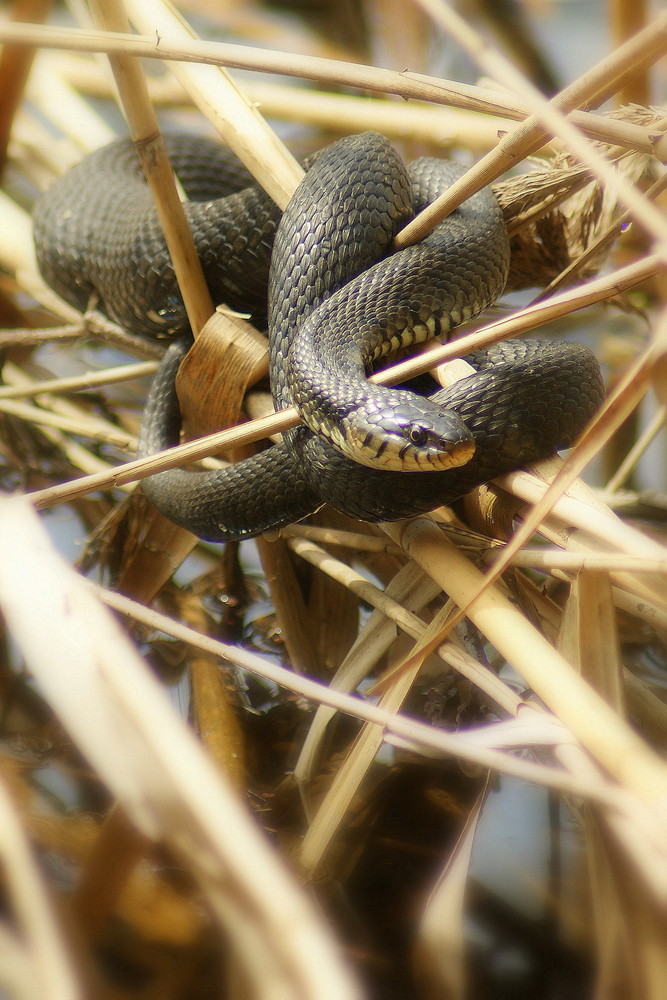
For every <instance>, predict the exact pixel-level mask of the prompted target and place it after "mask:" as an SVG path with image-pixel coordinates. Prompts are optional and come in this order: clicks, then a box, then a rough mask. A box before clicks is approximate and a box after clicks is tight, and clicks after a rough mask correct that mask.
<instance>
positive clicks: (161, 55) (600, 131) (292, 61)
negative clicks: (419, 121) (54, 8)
mask: <svg viewBox="0 0 667 1000" xmlns="http://www.w3.org/2000/svg"><path fill="white" fill-rule="evenodd" d="M0 41H4V42H11V43H13V44H16V45H29V46H39V47H41V48H53V49H65V50H71V51H75V52H105V53H108V54H113V53H116V52H123V53H126V54H128V55H135V56H141V57H144V58H148V59H160V60H167V61H175V62H183V63H187V62H192V63H201V64H202V65H213V66H225V67H227V68H231V69H234V68H236V69H250V70H257V71H259V72H265V73H278V74H282V75H285V76H295V77H303V78H306V79H312V80H318V81H321V82H322V83H330V84H339V85H341V86H345V87H353V88H356V89H359V90H368V91H371V92H376V93H381V94H395V95H396V96H398V97H403V98H405V99H406V100H422V101H429V102H432V103H435V104H447V105H450V106H452V107H456V108H461V109H463V110H471V111H478V112H480V113H482V114H492V115H498V116H500V117H509V118H512V119H513V120H516V121H522V120H523V119H525V118H527V117H529V115H530V111H529V109H528V108H527V107H526V106H525V104H524V103H523V102H522V101H521V100H520V99H519V98H517V97H515V96H514V95H508V94H506V93H499V92H498V91H495V90H491V89H488V88H486V89H485V88H483V87H475V86H471V85H468V84H461V83H458V82H456V81H452V80H442V79H441V78H438V77H426V76H423V75H421V74H418V73H410V72H407V71H406V72H401V73H396V72H393V71H392V70H385V69H380V68H378V67H374V66H364V65H361V64H359V63H352V62H342V61H340V60H336V59H323V58H321V57H317V56H303V55H300V54H298V53H294V52H277V51H275V50H272V49H259V48H254V47H252V46H246V45H234V44H230V43H226V42H203V41H200V40H198V39H197V40H189V39H186V38H179V40H178V41H177V42H172V41H171V39H169V38H165V37H160V38H159V40H158V44H157V45H156V40H155V37H154V36H150V35H147V36H136V35H117V34H115V33H110V32H102V31H86V30H83V29H75V28H58V27H55V26H52V25H49V26H47V27H43V26H41V25H13V24H0ZM663 46H664V37H663V24H662V21H659V22H658V23H657V24H656V25H652V26H651V28H650V29H648V30H644V31H643V32H641V33H640V35H639V36H638V37H637V38H636V39H634V40H633V44H632V45H628V47H626V48H625V49H624V52H623V56H622V59H621V65H622V66H625V67H626V72H627V73H629V74H632V73H635V72H637V70H638V67H639V66H643V65H646V64H648V65H651V64H652V63H654V62H655V61H656V59H658V58H660V54H661V53H662V51H663ZM615 79H616V80H619V79H622V77H621V75H620V72H619V74H618V75H617V76H616V78H615ZM613 86H615V83H614V85H613ZM613 86H612V88H611V93H613ZM604 96H605V94H600V93H596V94H595V98H596V99H597V100H600V101H601V100H604ZM570 118H571V120H572V121H573V122H574V123H575V124H576V126H577V128H579V129H580V130H581V131H582V132H583V134H584V135H588V136H589V137H590V138H592V139H596V140H599V141H601V142H610V143H618V144H619V145H628V146H629V147H630V148H632V149H637V150H641V151H643V152H648V153H650V152H653V153H655V155H656V156H658V157H659V158H662V157H664V156H665V149H664V146H665V143H664V139H662V137H661V136H656V135H655V134H654V133H651V131H650V130H646V129H641V128H637V127H632V126H628V125H621V124H618V123H614V122H613V121H612V120H609V119H605V118H603V117H601V116H599V115H594V114H591V113H590V112H582V111H573V112H572V113H571V115H570Z"/></svg>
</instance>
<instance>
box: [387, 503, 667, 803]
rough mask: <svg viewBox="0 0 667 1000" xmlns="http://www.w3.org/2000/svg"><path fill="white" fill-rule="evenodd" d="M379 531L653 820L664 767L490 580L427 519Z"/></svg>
mask: <svg viewBox="0 0 667 1000" xmlns="http://www.w3.org/2000/svg"><path fill="white" fill-rule="evenodd" d="M384 530H385V531H386V532H387V534H388V535H389V536H390V538H393V540H394V541H396V542H398V543H399V544H402V545H403V546H404V547H405V548H406V551H407V552H408V553H409V554H410V555H411V556H412V557H413V558H414V559H416V560H417V562H419V564H420V565H422V566H423V567H424V569H425V570H426V572H428V573H430V574H431V575H433V577H434V579H436V580H438V582H440V583H441V585H442V586H443V589H444V590H445V592H446V593H448V594H450V596H451V597H452V599H453V600H454V601H455V602H456V604H457V605H458V606H459V607H460V608H463V607H465V608H468V617H469V618H470V619H471V621H473V622H474V623H475V624H476V625H477V627H478V628H479V629H480V631H481V632H482V633H483V634H484V635H486V636H487V638H488V639H489V641H490V642H492V643H493V645H494V646H495V647H496V648H497V649H498V650H499V651H500V652H501V653H502V654H503V656H505V658H506V659H507V660H508V661H509V662H510V663H512V664H513V665H514V666H515V668H516V669H517V670H518V672H519V673H520V674H521V675H522V676H523V677H524V679H525V680H526V682H527V684H528V685H529V686H530V687H532V688H533V689H534V690H535V691H536V693H537V694H539V696H540V697H541V698H542V699H543V700H544V702H545V703H546V704H547V705H548V707H549V708H550V709H551V710H552V711H553V712H554V714H555V715H556V716H557V717H558V718H559V719H562V720H563V721H564V722H565V723H566V724H567V725H568V726H569V727H570V728H571V729H572V732H574V733H575V734H576V735H577V737H578V738H579V739H580V741H581V743H582V745H583V746H584V747H586V748H587V749H588V750H589V752H590V753H591V754H592V755H593V756H594V757H595V758H596V759H597V760H598V761H599V762H600V763H601V765H602V766H603V767H604V768H606V769H607V770H608V771H609V773H610V774H612V775H614V777H615V778H616V779H617V780H618V781H619V783H620V784H621V785H622V786H624V787H627V788H628V789H632V790H633V792H634V793H635V794H636V795H637V796H638V797H639V798H640V799H641V800H642V801H644V802H645V803H646V804H647V805H649V806H650V808H652V809H655V810H657V812H656V816H657V817H659V816H660V814H661V810H662V809H663V808H664V801H667V800H666V799H664V797H665V795H667V767H665V765H664V763H663V762H662V761H661V760H660V759H659V758H658V757H657V756H655V755H654V754H653V753H652V752H651V751H650V749H649V748H648V747H647V746H646V744H644V743H643V741H642V740H640V739H638V737H637V736H636V735H635V734H634V733H632V732H631V731H630V730H629V729H628V728H627V727H626V726H625V725H624V724H623V723H622V722H621V721H620V719H619V718H618V717H617V716H616V715H615V714H614V713H613V712H612V711H610V710H609V709H608V708H607V706H606V705H605V704H604V703H603V702H602V701H601V700H600V699H599V698H598V697H597V696H596V695H595V694H594V692H593V691H592V690H591V689H590V688H589V687H588V686H587V685H586V684H584V683H583V682H582V681H581V680H580V679H579V678H578V676H577V675H576V674H574V673H573V671H572V669H571V667H570V666H569V664H568V663H567V662H566V661H565V660H564V659H563V658H562V657H560V656H559V655H558V654H557V653H556V651H555V650H554V649H553V647H552V646H550V645H549V643H547V642H546V641H545V640H544V639H543V637H542V636H541V635H540V634H539V633H538V632H537V631H535V630H534V629H533V627H532V626H531V625H530V624H529V623H528V622H527V621H526V620H525V619H524V618H523V616H522V615H520V614H519V613H518V612H517V611H516V609H515V608H513V607H512V605H511V604H510V603H509V602H508V601H507V600H506V599H505V598H504V597H502V595H501V594H500V593H499V592H498V591H497V590H495V589H494V585H487V587H486V589H485V590H484V591H481V584H482V582H483V578H482V575H481V574H480V573H479V571H478V570H476V569H475V568H474V567H473V565H472V564H471V563H470V562H468V560H467V559H466V558H465V557H464V556H462V555H461V554H460V553H459V552H458V550H457V549H456V548H455V547H454V546H452V545H451V544H450V543H449V542H448V541H447V540H446V539H445V538H444V536H443V535H442V534H441V533H440V532H439V531H438V529H437V528H436V527H435V526H434V525H433V524H431V523H429V522H428V521H427V520H426V519H425V518H416V519H415V520H414V521H410V522H400V523H397V524H386V525H384ZM480 591H481V592H480ZM472 601H474V603H472V605H471V602H472ZM439 635H440V633H438V637H439Z"/></svg>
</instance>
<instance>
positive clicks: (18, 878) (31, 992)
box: [0, 781, 91, 1000]
mask: <svg viewBox="0 0 667 1000" xmlns="http://www.w3.org/2000/svg"><path fill="white" fill-rule="evenodd" d="M0 831H1V832H0V857H2V863H3V868H4V870H5V881H6V892H7V897H8V909H9V910H10V912H11V914H12V917H13V918H14V933H13V934H12V933H11V931H10V930H9V928H7V929H6V930H5V932H4V934H3V946H4V950H5V955H6V958H5V961H4V962H3V971H2V983H3V989H5V990H7V991H8V992H11V993H12V994H13V995H14V996H25V997H38V996H39V997H44V998H48V1000H83V997H85V996H89V995H90V994H89V988H90V986H91V984H90V983H86V982H85V981H84V973H83V970H82V968H81V967H80V964H78V963H77V962H76V953H75V951H74V949H73V947H72V944H73V943H72V941H70V940H68V939H67V936H66V933H65V928H64V927H63V923H62V921H61V920H60V919H59V916H58V913H57V912H56V908H55V906H54V903H53V900H52V898H51V896H50V893H49V889H48V887H47V885H46V880H45V879H44V876H43V874H42V871H41V869H40V865H39V863H38V861H37V859H36V858H35V856H34V855H33V852H32V848H31V845H30V843H29V841H28V837H27V836H26V830H25V826H24V824H23V823H22V821H21V817H20V816H19V815H18V813H17V809H16V806H15V803H14V802H13V800H12V798H11V797H10V795H9V794H8V791H7V789H6V787H5V782H4V781H2V782H0Z"/></svg>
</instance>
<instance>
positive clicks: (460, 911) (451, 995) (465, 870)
mask: <svg viewBox="0 0 667 1000" xmlns="http://www.w3.org/2000/svg"><path fill="white" fill-rule="evenodd" d="M487 794H488V786H487V787H485V788H484V789H482V791H481V792H480V794H479V796H478V797H477V801H476V802H475V804H474V805H473V807H472V808H471V809H470V811H469V813H468V815H467V816H466V820H465V825H464V827H463V830H462V831H461V833H460V835H459V837H458V839H457V842H456V844H455V846H454V849H453V850H452V852H451V854H450V855H449V857H448V858H447V861H446V864H445V867H444V869H443V871H442V872H441V874H440V875H439V877H438V878H437V880H436V881H435V883H434V884H433V886H432V889H431V892H430V894H429V898H428V901H427V903H426V906H425V907H424V912H423V914H422V918H421V921H420V925H419V933H418V936H417V940H416V942H415V959H414V960H415V969H416V976H417V981H418V983H419V985H420V991H421V994H422V995H423V996H424V997H425V998H431V1000H436V998H437V997H442V996H447V997H448V1000H465V996H466V983H467V979H468V976H467V972H466V964H465V955H466V940H465V933H464V923H465V896H466V891H467V885H468V875H469V869H470V862H471V857H472V849H473V845H474V841H475V833H476V831H477V826H478V824H479V820H480V818H481V815H482V809H483V806H484V803H485V802H486V797H487Z"/></svg>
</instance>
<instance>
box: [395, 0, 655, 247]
mask: <svg viewBox="0 0 667 1000" xmlns="http://www.w3.org/2000/svg"><path fill="white" fill-rule="evenodd" d="M415 2H417V3H419V4H420V6H422V7H423V8H424V9H425V10H426V11H427V12H428V13H429V14H430V15H431V16H432V17H433V18H434V20H436V22H437V23H440V24H441V25H442V27H443V28H444V30H446V31H448V32H450V33H451V34H452V35H453V36H454V37H455V38H456V40H457V41H458V43H459V44H460V45H462V47H463V48H464V49H465V50H466V51H467V52H468V54H469V55H470V56H471V58H473V59H474V60H475V61H476V62H478V64H479V65H480V67H481V68H482V69H483V70H484V71H486V72H489V73H490V74H491V75H492V76H493V75H497V76H498V78H499V79H500V80H501V81H502V82H503V83H504V84H505V85H506V86H507V87H508V88H509V89H511V90H513V91H516V92H518V93H520V94H521V95H522V97H523V99H524V100H525V101H526V102H527V104H528V107H529V108H530V109H531V112H532V114H531V117H530V118H529V119H527V120H526V122H525V123H524V124H523V125H521V126H519V127H518V128H516V129H514V130H512V131H511V132H510V133H509V134H508V135H507V136H504V137H502V138H501V139H500V141H499V143H498V146H497V147H496V149H494V150H492V151H491V152H490V153H488V154H487V155H486V156H484V157H482V159H481V160H478V161H477V163H476V164H475V166H474V167H472V168H471V169H470V170H469V171H468V172H467V173H466V174H465V176H464V177H462V178H460V180H458V181H456V182H455V183H454V184H453V185H452V186H451V187H450V188H449V189H448V190H447V191H446V192H445V193H444V194H443V195H441V196H440V198H438V199H437V200H436V201H434V202H433V203H432V204H431V205H429V207H428V208H427V209H425V210H424V211H423V212H422V213H421V215H419V216H418V217H417V218H416V219H415V220H413V222H411V223H409V225H407V226H406V227H405V229H403V230H402V231H401V233H400V234H399V236H398V237H397V239H396V240H395V245H396V247H397V248H399V247H403V246H409V245H410V243H416V242H418V241H419V240H421V239H423V237H424V236H425V235H426V233H428V232H429V231H430V229H431V228H432V227H433V226H434V225H435V224H436V223H437V222H439V221H440V220H441V219H444V218H445V217H446V216H447V215H449V213H450V212H452V211H453V210H454V208H456V207H457V205H460V204H461V202H463V201H465V200H466V198H469V197H470V196H471V195H472V194H474V193H475V191H478V190H479V189H480V188H482V187H485V186H486V185H487V184H490V183H492V182H493V181H494V180H495V179H496V178H497V177H498V176H500V174H502V173H505V171H507V170H508V169H509V168H510V167H511V166H513V165H515V164H516V163H519V162H520V161H521V160H523V159H525V157H527V156H530V155H532V154H533V153H534V152H536V151H537V150H538V149H539V148H540V146H541V145H542V143H543V142H544V138H545V136H546V135H549V134H550V135H553V136H558V137H559V138H561V139H563V141H564V142H565V143H566V145H567V148H568V150H569V151H570V152H571V153H573V154H576V156H577V157H578V158H579V159H580V160H581V161H582V162H583V163H585V164H586V165H587V166H588V167H590V169H591V170H593V171H594V173H595V174H596V176H597V177H599V178H600V180H601V181H603V182H604V183H605V184H607V185H608V186H609V188H610V189H611V190H612V191H614V193H615V194H616V196H617V197H618V199H619V201H621V202H622V203H623V204H624V205H625V206H626V207H627V208H628V209H629V210H630V211H631V212H632V213H633V217H634V218H635V220H636V221H637V222H638V223H640V224H641V225H642V227H643V228H644V229H645V230H646V231H647V232H648V233H649V234H650V235H651V236H653V238H654V239H655V240H656V241H657V242H658V244H660V243H667V223H664V224H663V222H662V221H661V219H660V218H659V217H657V216H656V213H655V209H654V208H652V207H651V206H650V205H649V204H648V203H647V202H646V200H645V199H644V198H643V196H642V195H641V194H640V193H639V192H638V191H637V190H636V188H634V187H633V185H631V184H629V183H627V182H626V181H625V180H624V179H623V178H622V177H621V176H619V175H618V174H616V173H615V172H614V171H613V170H612V169H611V168H610V166H609V164H608V163H607V161H606V160H605V158H604V157H603V156H602V155H601V154H600V153H598V152H597V151H596V150H595V149H594V148H593V147H592V146H591V144H590V143H589V142H587V141H586V140H585V139H584V138H583V137H582V136H581V135H580V133H579V132H578V131H577V129H576V128H575V127H574V126H573V125H572V124H571V123H570V122H568V121H567V119H566V117H565V113H567V112H568V111H571V110H573V109H574V108H575V107H578V106H580V105H581V104H582V103H584V102H586V101H589V100H591V99H593V98H594V97H597V96H598V95H599V93H600V89H601V83H600V79H599V75H598V74H593V73H589V74H586V75H585V76H584V77H581V78H579V79H578V80H576V81H575V82H574V83H573V84H570V86H569V87H567V88H566V89H565V90H563V91H561V93H560V94H559V95H557V97H555V98H554V99H553V100H552V101H551V102H548V101H546V100H545V99H544V98H543V97H542V95H541V94H540V93H539V91H537V90H536V88H535V87H533V86H532V84H530V83H529V82H528V81H527V80H526V79H525V78H524V77H523V76H522V75H521V74H520V73H519V72H518V71H517V70H515V69H514V67H513V66H512V65H511V64H510V63H509V62H508V61H507V60H506V59H505V58H504V57H503V56H502V55H501V54H500V53H498V52H492V51H490V50H489V49H488V47H487V46H485V44H484V41H483V39H482V38H481V37H480V36H479V34H478V33H477V32H475V31H474V29H472V28H471V27H470V25H469V24H467V23H466V22H465V21H464V20H463V18H462V17H460V16H459V15H458V14H456V13H455V12H454V11H453V10H452V9H451V8H450V7H448V6H447V4H446V3H444V0H415ZM651 29H652V31H651V32H650V33H648V29H647V35H645V39H644V40H645V44H646V45H647V46H648V47H650V48H652V47H653V45H654V44H655V41H656V38H657V39H658V40H659V44H658V46H657V48H656V49H653V48H652V51H653V57H654V58H655V59H658V58H659V57H660V55H662V54H664V52H665V51H667V15H663V16H660V17H659V18H658V19H657V20H656V23H655V24H653V25H652V26H651ZM633 44H636V42H633ZM628 48H630V43H628ZM627 60H628V52H627V50H624V47H621V49H618V50H617V51H616V52H615V54H614V69H612V68H611V67H610V66H609V61H608V60H605V61H603V65H602V72H603V74H604V76H603V79H604V80H605V81H607V82H608V81H609V78H610V76H612V78H613V73H614V70H615V68H616V67H617V65H618V64H619V63H623V64H624V63H626V62H627Z"/></svg>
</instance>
